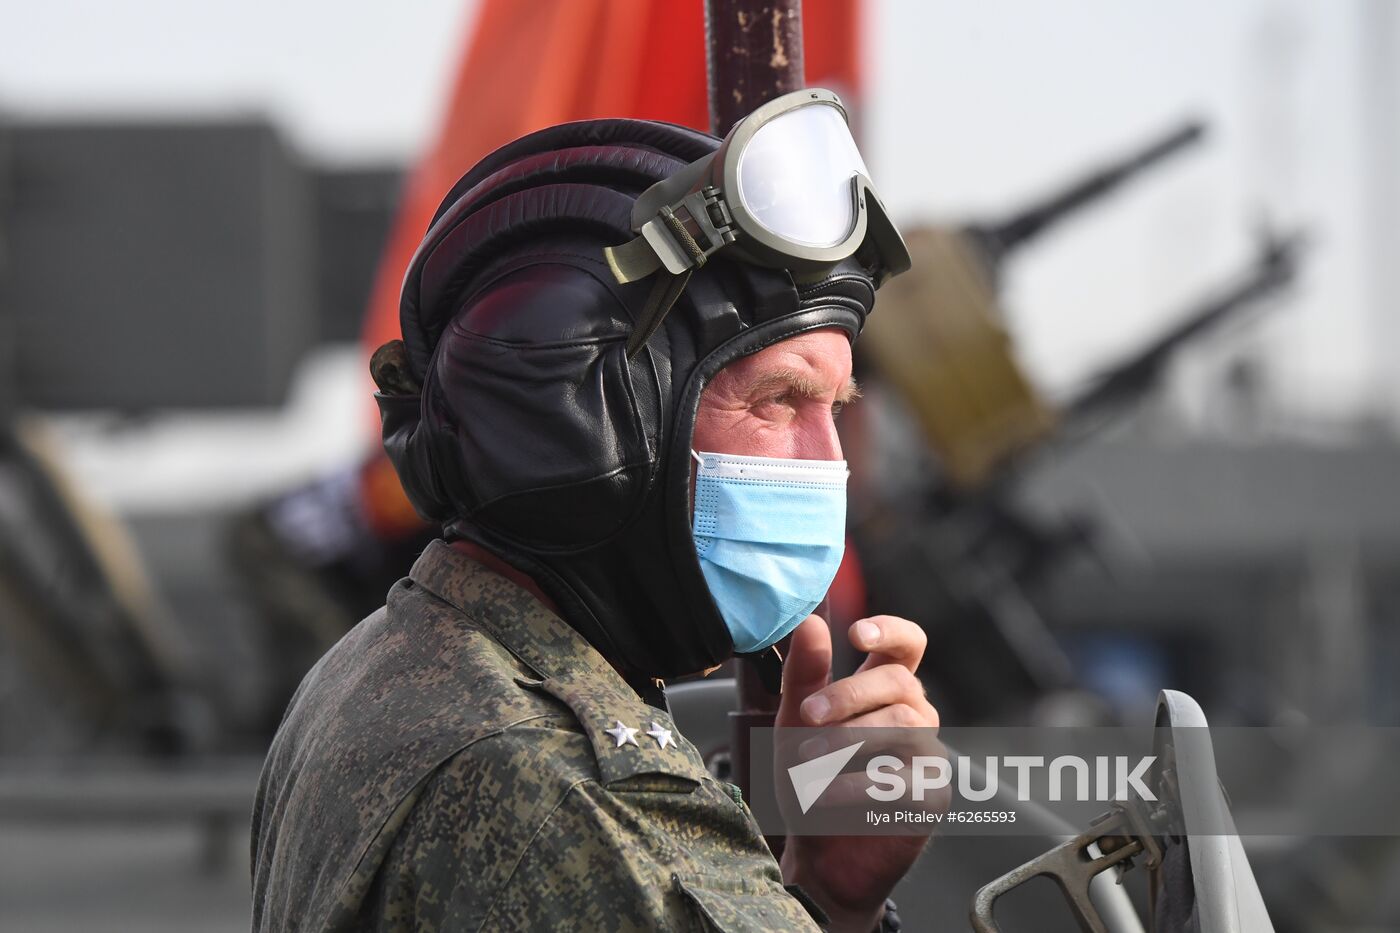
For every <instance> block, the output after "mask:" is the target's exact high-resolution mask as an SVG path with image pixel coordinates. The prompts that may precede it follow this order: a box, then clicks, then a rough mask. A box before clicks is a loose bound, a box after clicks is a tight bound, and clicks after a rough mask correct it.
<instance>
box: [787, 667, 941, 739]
mask: <svg viewBox="0 0 1400 933" xmlns="http://www.w3.org/2000/svg"><path fill="white" fill-rule="evenodd" d="M927 702H928V701H927V700H925V699H924V685H923V684H921V683H919V678H917V677H915V676H914V674H913V672H912V671H910V670H909V669H908V668H907V667H903V666H901V665H898V664H886V665H884V666H883V667H877V668H875V669H873V670H862V671H857V672H856V673H854V674H852V675H851V676H850V677H843V678H841V679H840V680H838V681H836V682H835V683H832V684H828V685H827V686H825V687H822V688H821V689H820V690H817V691H816V692H814V693H812V694H810V695H809V696H807V697H806V699H804V700H803V701H802V708H801V724H803V725H808V726H821V725H826V724H829V723H838V722H844V721H845V720H847V719H850V718H851V717H853V716H859V715H861V714H862V713H868V712H871V711H873V710H877V709H879V708H880V707H882V706H890V705H891V704H894V703H907V704H909V705H910V706H918V705H920V704H927Z"/></svg>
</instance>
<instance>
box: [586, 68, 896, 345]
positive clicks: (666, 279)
mask: <svg viewBox="0 0 1400 933" xmlns="http://www.w3.org/2000/svg"><path fill="white" fill-rule="evenodd" d="M632 229H633V231H635V232H636V233H637V234H638V235H637V237H636V238H634V239H633V240H631V241H629V242H628V243H625V244H623V245H621V246H613V247H608V248H607V249H605V250H604V251H603V252H604V255H605V256H606V258H607V261H608V266H609V267H610V268H611V269H612V272H613V275H614V276H615V277H616V278H617V280H618V281H619V282H635V281H638V280H640V279H644V278H647V277H648V276H651V275H655V274H658V273H664V275H660V276H659V278H658V279H657V282H656V284H655V285H654V286H653V291H652V295H651V297H650V299H649V300H648V302H647V308H646V310H645V311H644V312H643V314H642V317H641V319H640V320H639V321H638V326H637V327H636V329H635V330H634V332H633V335H632V339H631V340H629V341H628V347H627V350H628V356H629V357H630V356H633V355H635V354H636V352H638V351H639V350H640V348H641V345H642V344H644V343H645V342H646V340H647V338H648V337H650V336H651V334H652V333H653V332H655V330H656V328H657V327H659V326H660V323H661V319H662V318H664V316H665V314H666V312H667V311H668V310H670V307H671V305H672V304H674V303H675V300H676V298H678V297H679V296H680V293H681V291H682V290H683V289H684V288H685V282H686V280H687V279H688V278H689V277H690V273H691V272H693V271H694V270H695V269H698V268H700V267H701V266H703V265H704V264H705V262H706V261H707V260H708V259H709V258H710V257H711V256H712V255H714V254H715V253H716V252H718V251H719V250H722V249H727V250H728V251H729V252H728V255H732V256H735V257H736V258H739V259H742V260H745V261H747V262H751V263H755V264H757V265H762V266H769V267H772V268H779V269H787V270H789V271H791V272H792V273H793V274H794V277H796V278H801V277H804V276H805V275H806V274H819V273H821V272H823V271H824V270H825V269H826V268H827V267H829V266H831V265H832V264H834V263H837V262H840V261H841V260H843V259H846V258H847V257H849V256H852V255H855V256H856V258H857V260H858V261H860V262H861V263H862V265H864V266H865V267H866V269H867V270H869V272H870V274H871V277H872V278H873V279H874V280H875V284H876V285H877V286H878V285H879V284H881V283H882V282H883V281H884V280H885V279H887V278H888V277H890V276H892V275H898V274H899V273H901V272H904V271H905V270H907V269H908V268H909V264H910V263H909V251H908V249H907V248H906V247H905V245H904V239H903V238H902V237H901V236H900V235H899V231H898V230H897V229H895V226H894V224H893V223H892V222H891V221H890V219H889V215H888V214H887V213H886V211H885V208H884V205H883V204H882V203H881V201H880V199H879V197H878V196H877V195H876V193H875V188H874V185H873V184H872V183H871V181H870V176H869V173H868V171H867V169H866V167H865V160H863V159H862V158H861V156H860V150H859V149H858V148H856V142H855V139H854V138H853V137H852V136H851V130H850V126H849V124H848V122H847V116H846V110H845V108H844V107H843V106H842V105H841V99H840V98H839V97H837V96H836V95H835V94H833V93H832V92H830V91H826V90H822V89H821V88H808V89H806V90H802V91H796V92H794V93H791V94H785V95H783V96H782V97H779V98H777V99H775V100H772V101H769V102H768V103H766V104H764V105H763V106H762V107H759V108H758V109H757V110H755V111H754V112H753V113H751V114H749V115H748V116H747V117H745V118H744V119H742V120H740V121H739V122H738V123H736V124H734V128H733V129H731V130H730V131H729V135H727V136H726V137H725V138H724V141H723V142H722V143H720V146H719V148H718V149H716V150H715V151H714V152H712V153H710V154H709V155H707V156H705V157H704V158H703V159H699V160H698V161H695V162H692V163H690V164H689V165H687V166H686V167H685V168H683V169H681V170H680V171H678V172H676V173H675V174H674V175H672V176H671V177H669V178H666V179H664V180H662V181H659V182H657V183H656V184H654V185H652V186H651V187H650V188H648V189H647V190H646V191H645V192H643V193H642V196H641V197H640V198H638V199H637V202H636V204H635V205H633V208H632Z"/></svg>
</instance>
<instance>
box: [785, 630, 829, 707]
mask: <svg viewBox="0 0 1400 933" xmlns="http://www.w3.org/2000/svg"><path fill="white" fill-rule="evenodd" d="M830 679H831V630H830V629H829V628H827V626H826V622H825V621H824V620H823V619H822V617H821V616H808V617H807V618H806V619H803V620H802V623H801V624H800V625H798V626H797V628H796V629H794V630H793V633H792V641H791V642H790V643H789V644H788V653H787V657H786V658H784V659H783V694H782V698H781V700H780V701H779V703H778V716H777V719H776V724H777V725H778V726H800V725H803V724H804V723H803V721H802V716H801V713H800V712H799V711H800V709H801V706H802V701H803V700H805V699H807V698H808V697H809V696H811V695H812V694H814V693H816V692H817V691H819V690H821V689H822V688H823V687H825V686H826V684H827V681H828V680H830Z"/></svg>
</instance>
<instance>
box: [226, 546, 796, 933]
mask: <svg viewBox="0 0 1400 933" xmlns="http://www.w3.org/2000/svg"><path fill="white" fill-rule="evenodd" d="M619 726H620V727H621V728H619ZM610 730H611V731H610ZM634 730H635V731H634ZM252 856H253V866H252V867H253V896H254V907H253V929H254V930H255V931H258V933H263V931H266V933H281V931H291V930H302V931H332V930H373V931H409V930H414V931H418V930H423V931H435V930H441V931H447V930H492V931H494V930H662V929H664V930H723V931H739V930H755V931H757V930H764V931H767V930H815V929H817V926H816V923H815V922H814V921H813V919H812V916H811V915H809V913H808V911H807V909H805V908H804V906H803V903H802V902H800V901H799V900H798V899H797V898H796V897H794V896H793V894H790V893H789V892H788V891H787V890H785V889H784V887H783V882H782V877H781V875H780V873H779V870H778V865H777V863H776V862H775V861H774V859H773V856H772V854H771V853H770V852H769V850H768V847H767V846H766V845H765V844H764V842H763V838H762V836H761V835H760V833H759V830H758V827H757V826H756V824H755V823H754V821H753V819H752V816H751V814H750V813H749V811H748V809H747V807H745V806H744V805H743V804H742V803H741V802H738V801H737V800H736V799H735V795H734V794H732V793H731V787H730V785H728V784H724V783H722V782H720V781H718V780H716V779H715V778H713V777H712V776H710V774H709V773H708V772H707V771H706V770H705V767H704V764H703V762H702V760H701V758H700V755H699V753H698V752H697V751H696V749H695V747H694V746H692V745H691V744H690V743H689V742H688V741H686V739H685V738H684V737H682V736H680V735H679V734H677V733H676V731H675V728H674V726H673V725H672V723H671V721H670V718H669V716H667V714H666V713H665V712H664V711H662V710H659V709H657V708H656V707H654V706H650V705H648V704H647V703H646V702H644V701H643V700H642V698H641V697H640V696H638V694H637V693H636V691H634V690H633V689H632V688H631V687H629V686H628V685H627V683H626V682H625V681H624V680H623V679H622V678H621V676H620V675H618V674H617V672H616V671H614V670H613V668H612V667H611V666H610V665H609V664H608V663H607V661H605V660H604V659H603V657H602V656H601V655H600V654H598V652H597V651H595V650H594V649H593V648H592V647H591V646H590V645H589V644H588V643H587V642H586V641H584V640H583V638H581V637H580V636H579V635H578V634H577V633H576V632H574V630H573V629H571V628H570V627H569V626H568V625H567V624H565V623H564V622H563V621H562V620H560V619H559V618H558V617H556V616H555V615H553V614H552V613H550V612H549V611H548V610H547V609H545V608H544V607H543V606H542V605H541V604H540V603H539V602H538V601H537V600H536V599H535V598H534V597H533V596H531V595H530V594H529V593H528V592H526V591H525V590H524V589H522V588H521V587H519V586H517V585H516V584H514V583H512V582H511V581H509V580H507V579H505V578H504V577H502V576H500V575H499V574H496V573H494V572H492V571H490V570H488V569H486V568H485V567H483V566H481V565H480V564H478V563H477V562H475V561H473V560H472V559H471V558H469V557H467V556H466V555H465V554H462V553H461V552H459V551H457V550H456V549H454V548H452V547H451V546H449V545H447V544H446V543H444V542H442V541H437V542H434V543H433V544H432V545H430V546H429V547H428V549H427V550H426V551H425V552H424V553H423V556H422V557H421V558H419V560H418V562H417V563H416V564H415V565H414V567H413V570H412V572H411V574H410V576H409V577H408V578H406V579H404V580H401V581H400V582H399V583H398V584H397V585H396V586H395V587H394V589H393V590H392V591H390V593H389V597H388V603H387V605H386V606H385V607H384V608H383V609H381V610H379V611H378V612H376V613H374V614H373V615H371V616H370V617H369V618H367V619H365V620H364V621H363V622H361V623H360V624H359V625H357V626H356V627H355V628H354V629H353V630H351V631H350V632H349V633H348V634H347V635H346V636H345V637H344V638H343V639H342V640H341V641H340V643H339V644H337V645H336V646H335V647H334V648H333V649H331V651H330V652H329V653H328V654H327V655H326V656H325V657H324V658H322V659H321V661H320V662H319V663H318V664H317V665H316V667H315V668H314V669H313V670H312V671H311V673H310V674H308V675H307V677H306V679H305V680H304V681H303V683H302V685H301V687H300V689H299V690H298V691H297V694H296V696H295V697H294V698H293V699H292V702H291V705H290V707H289V708H288V711H287V715H286V718H285V719H284V720H283V723H282V727H281V728H280V729H279V730H278V733H277V737H276V738H275V739H274V740H273V744H272V749H271V751H270V752H269V754H268V758H267V763H266V764H265V766H264V768H263V773H262V778H261V780H260V782H259V787H258V794H257V800H256V803H255V805H254V811H253V846H252ZM814 910H815V908H814ZM818 913H819V911H818Z"/></svg>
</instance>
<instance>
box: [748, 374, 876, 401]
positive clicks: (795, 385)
mask: <svg viewBox="0 0 1400 933" xmlns="http://www.w3.org/2000/svg"><path fill="white" fill-rule="evenodd" d="M778 389H784V390H786V391H788V392H791V393H793V394H794V395H799V396H801V397H803V398H821V397H822V396H824V395H825V394H826V390H825V389H823V388H822V387H821V386H820V385H818V384H817V383H816V382H814V381H812V380H811V379H810V378H808V377H807V376H805V375H804V374H802V373H799V372H797V371H796V370H793V369H773V370H769V371H768V372H766V373H764V374H763V375H761V376H759V377H758V378H757V379H755V380H754V381H753V382H752V383H751V384H750V385H749V395H750V396H751V397H756V396H760V395H767V394H768V393H770V392H773V391H775V390H778ZM858 398H860V386H859V385H858V384H857V383H856V380H855V378H854V377H850V378H847V380H846V384H845V385H843V386H842V387H841V389H840V390H839V391H838V392H837V393H836V401H837V402H840V403H841V404H845V403H847V402H852V401H855V400H856V399H858Z"/></svg>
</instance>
